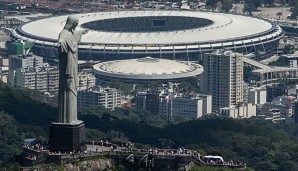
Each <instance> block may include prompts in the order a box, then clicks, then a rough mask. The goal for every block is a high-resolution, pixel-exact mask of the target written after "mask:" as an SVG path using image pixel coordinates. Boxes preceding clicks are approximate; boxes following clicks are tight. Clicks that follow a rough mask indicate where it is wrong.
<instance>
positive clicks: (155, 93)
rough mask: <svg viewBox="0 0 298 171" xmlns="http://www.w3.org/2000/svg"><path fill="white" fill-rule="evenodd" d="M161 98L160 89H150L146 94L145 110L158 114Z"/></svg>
mask: <svg viewBox="0 0 298 171" xmlns="http://www.w3.org/2000/svg"><path fill="white" fill-rule="evenodd" d="M159 99H160V91H159V90H149V91H147V94H146V99H145V104H146V105H145V110H146V111H149V112H151V113H152V114H156V115H157V114H158V112H159Z"/></svg>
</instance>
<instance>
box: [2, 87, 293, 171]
mask: <svg viewBox="0 0 298 171" xmlns="http://www.w3.org/2000/svg"><path fill="white" fill-rule="evenodd" d="M0 111H3V112H1V113H0V137H1V138H0V147H1V148H0V150H1V151H0V154H1V155H0V160H1V163H2V164H4V163H7V162H8V161H9V159H11V158H13V157H14V156H15V155H16V154H18V153H20V150H21V145H22V140H23V139H24V138H29V137H39V138H41V139H42V140H44V139H46V138H47V132H48V126H49V124H50V122H51V121H54V120H55V118H56V116H57V114H56V113H57V110H56V109H55V108H52V107H50V106H48V105H46V104H42V103H40V102H35V101H33V100H31V99H30V98H28V91H21V90H19V89H12V88H10V87H8V86H5V85H3V84H1V85H0ZM136 112H137V111H134V110H132V109H117V110H116V111H115V112H110V111H105V110H98V109H95V108H93V109H91V113H90V114H89V115H80V116H79V118H80V119H82V120H84V121H85V123H86V126H87V127H88V128H89V129H88V131H87V136H88V138H89V139H95V140H99V139H101V138H108V139H110V140H113V141H128V140H129V141H132V142H135V144H136V146H143V147H144V146H155V147H164V148H170V147H173V148H176V147H186V148H192V149H196V150H198V151H200V152H201V153H202V154H213V155H222V156H223V157H224V158H225V159H226V160H232V159H233V160H242V161H245V162H246V163H247V164H248V165H249V166H251V167H252V168H255V169H257V170H287V171H288V170H298V144H297V141H298V138H297V135H298V126H296V125H286V124H283V123H280V124H273V123H271V122H268V121H264V120H259V119H256V118H252V119H246V120H233V119H229V118H218V117H215V116H209V117H205V118H202V119H200V120H194V121H189V122H184V123H180V124H176V125H165V122H164V121H162V120H161V119H160V118H159V117H158V116H154V115H150V114H148V113H146V112H144V111H143V114H140V115H139V116H137V115H138V113H136ZM147 114H148V116H147V117H146V115H147Z"/></svg>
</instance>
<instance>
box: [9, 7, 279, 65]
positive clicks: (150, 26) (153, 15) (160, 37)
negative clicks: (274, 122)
mask: <svg viewBox="0 0 298 171" xmlns="http://www.w3.org/2000/svg"><path fill="white" fill-rule="evenodd" d="M76 15H77V16H78V17H79V18H80V23H79V26H78V28H77V29H79V30H80V29H88V30H89V32H88V33H87V34H86V35H84V36H83V37H82V40H81V42H80V45H79V59H81V60H102V61H110V60H119V59H132V58H143V57H145V56H151V57H156V58H167V59H182V60H200V59H201V58H202V54H203V53H205V52H211V51H212V50H215V49H222V48H224V49H230V50H234V51H237V52H241V53H251V52H262V53H261V54H265V55H266V54H267V55H270V54H272V53H274V52H275V51H276V49H277V46H278V41H279V39H281V37H282V36H283V35H284V32H283V30H282V29H281V28H280V27H279V26H277V25H276V24H275V23H273V22H270V21H267V20H264V19H260V18H254V17H248V16H244V15H235V14H228V13H212V12H200V11H114V12H96V13H84V14H76ZM66 18H67V16H55V17H50V18H45V19H41V20H36V21H32V22H29V23H26V24H23V25H21V26H19V27H17V28H15V29H14V30H13V31H12V33H11V38H12V39H21V40H24V41H30V42H34V46H33V48H32V51H33V52H34V53H35V54H37V55H41V56H44V57H46V58H47V59H48V60H49V61H54V60H56V59H57V56H58V54H57V39H58V34H59V32H60V31H61V30H62V29H63V26H64V24H65V21H66Z"/></svg>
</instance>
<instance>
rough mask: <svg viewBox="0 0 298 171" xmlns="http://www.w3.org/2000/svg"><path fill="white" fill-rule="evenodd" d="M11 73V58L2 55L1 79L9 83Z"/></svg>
mask: <svg viewBox="0 0 298 171" xmlns="http://www.w3.org/2000/svg"><path fill="white" fill-rule="evenodd" d="M8 75H9V60H8V58H4V57H2V56H1V55H0V80H1V81H2V82H4V83H8Z"/></svg>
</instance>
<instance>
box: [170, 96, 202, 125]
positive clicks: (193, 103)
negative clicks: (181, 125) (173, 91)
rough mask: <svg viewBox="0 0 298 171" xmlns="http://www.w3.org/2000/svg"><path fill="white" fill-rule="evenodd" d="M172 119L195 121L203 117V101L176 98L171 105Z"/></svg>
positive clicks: (194, 98) (197, 98) (191, 98)
mask: <svg viewBox="0 0 298 171" xmlns="http://www.w3.org/2000/svg"><path fill="white" fill-rule="evenodd" d="M171 106H172V108H171V110H172V114H171V115H172V117H173V118H174V119H175V118H178V117H180V118H183V119H187V120H189V119H197V118H200V117H202V116H203V100H202V99H201V98H199V97H190V98H183V97H176V98H172V103H171Z"/></svg>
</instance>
